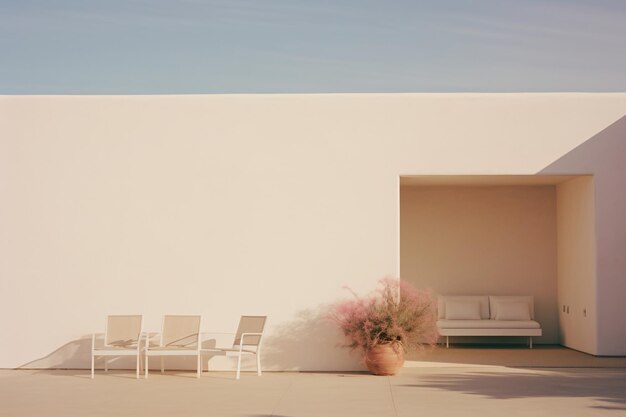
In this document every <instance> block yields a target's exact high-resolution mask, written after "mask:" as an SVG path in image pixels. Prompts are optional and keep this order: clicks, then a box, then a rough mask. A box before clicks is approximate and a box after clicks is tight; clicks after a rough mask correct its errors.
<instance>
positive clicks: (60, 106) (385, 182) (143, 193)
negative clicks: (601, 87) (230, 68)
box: [0, 94, 626, 370]
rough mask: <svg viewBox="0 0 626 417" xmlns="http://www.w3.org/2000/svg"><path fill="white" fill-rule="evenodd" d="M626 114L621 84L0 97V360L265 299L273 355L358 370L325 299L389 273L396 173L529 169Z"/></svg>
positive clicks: (279, 363) (75, 353) (58, 355)
mask: <svg viewBox="0 0 626 417" xmlns="http://www.w3.org/2000/svg"><path fill="white" fill-rule="evenodd" d="M624 114H626V94H500V95H491V94H381V95H371V94H362V95H215V96H127V97H125V96H107V97H88V96H76V97H63V96H50V97H39V96H24V97H10V96H4V97H0V201H1V202H2V204H0V237H1V239H0V256H1V259H2V260H1V262H0V286H1V287H0V297H1V300H0V328H1V329H2V331H3V333H4V335H5V336H4V337H2V338H0V367H18V366H24V365H26V366H34V367H51V366H62V367H86V366H87V365H88V343H89V342H88V341H87V339H85V336H87V335H88V333H90V332H92V331H94V330H102V329H103V325H104V318H105V316H106V315H107V314H112V313H125V312H129V313H130V312H140V313H143V314H144V315H145V318H146V326H145V327H146V328H147V329H149V330H158V327H159V323H160V317H161V315H162V314H165V313H170V314H173V313H201V314H203V316H204V325H203V327H204V330H206V331H229V330H231V329H234V327H235V325H236V323H237V320H238V317H239V315H240V314H244V313H255V314H268V315H269V316H270V322H269V327H268V333H269V334H268V338H267V343H266V350H265V354H264V361H265V365H266V366H267V368H268V369H310V370H338V369H344V370H348V369H357V368H359V364H358V361H357V360H356V359H355V358H353V357H350V356H349V355H348V354H347V353H346V352H344V351H342V350H339V349H337V348H336V342H337V335H336V333H335V332H334V330H333V329H332V327H331V326H329V325H328V324H327V323H326V322H325V321H324V320H323V315H324V312H325V309H324V306H325V305H326V304H327V303H330V302H333V301H334V300H336V299H338V298H340V297H343V296H347V294H346V292H345V291H344V290H343V289H342V286H343V285H349V286H351V287H353V288H354V289H355V290H357V291H360V292H363V291H366V290H368V289H371V288H373V286H374V283H375V282H376V280H377V279H378V278H379V277H381V276H383V275H385V274H390V273H391V274H397V273H398V258H399V235H398V210H399V201H398V176H399V175H406V174H416V175H418V174H534V173H537V172H539V171H541V170H542V169H544V168H545V167H547V166H548V165H549V164H551V163H553V162H554V161H555V160H557V159H558V158H560V157H562V156H563V155H564V154H566V153H567V152H569V151H571V150H572V149H573V148H575V147H576V146H578V145H580V144H582V143H583V142H585V141H586V140H588V139H589V138H591V137H592V136H593V135H595V134H597V133H598V132H600V131H602V130H603V129H605V128H606V127H607V126H609V125H610V124H611V123H613V122H615V121H616V120H618V119H619V118H621V117H623V116H624ZM572 173H576V172H572ZM606 244H607V245H609V246H610V245H612V243H611V242H607V243H606ZM599 250H600V247H599ZM617 268H618V269H619V268H621V264H618V265H617ZM617 272H620V271H619V270H618V271H617ZM621 272H622V276H624V274H623V272H624V270H621ZM601 278H602V274H599V279H601ZM607 285H614V284H612V283H608V284H607ZM620 285H622V284H620ZM604 334H605V333H603V332H602V331H601V332H600V339H601V338H602V337H603V336H602V335H604ZM607 337H608V336H607ZM611 337H613V339H611V343H614V344H615V346H616V348H617V349H618V350H619V349H621V346H624V351H622V354H626V341H625V340H621V339H619V337H618V338H617V339H615V336H611ZM624 339H626V337H624ZM229 365H230V364H229V363H227V362H223V363H219V364H218V363H216V366H214V368H215V367H227V366H229Z"/></svg>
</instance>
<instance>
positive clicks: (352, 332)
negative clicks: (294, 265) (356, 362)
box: [331, 278, 439, 375]
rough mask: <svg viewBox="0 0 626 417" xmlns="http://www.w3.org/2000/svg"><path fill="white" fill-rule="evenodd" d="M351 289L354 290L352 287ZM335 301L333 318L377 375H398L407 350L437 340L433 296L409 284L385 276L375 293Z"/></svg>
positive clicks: (353, 348) (421, 346)
mask: <svg viewBox="0 0 626 417" xmlns="http://www.w3.org/2000/svg"><path fill="white" fill-rule="evenodd" d="M350 291H351V290H350ZM351 292H352V294H353V295H354V297H353V298H352V299H349V300H345V301H342V302H339V303H337V304H335V305H334V306H333V308H332V312H331V319H332V320H333V321H334V322H335V323H337V325H338V326H339V328H340V329H341V331H342V332H343V334H344V335H345V336H346V338H347V340H348V342H347V343H346V344H345V346H346V347H349V348H350V349H351V350H353V351H354V350H358V351H359V352H360V354H361V355H362V358H363V361H364V362H365V365H366V366H367V368H368V369H369V371H370V372H372V373H373V374H374V375H394V374H395V373H396V372H397V370H398V369H399V368H401V367H402V365H403V363H404V353H405V352H406V351H409V350H413V349H421V348H423V347H425V346H430V345H433V344H434V343H436V341H437V338H438V336H439V335H438V333H437V326H436V315H435V306H434V302H433V298H432V296H431V295H430V293H429V292H427V291H418V290H417V289H416V288H414V287H413V286H411V285H410V284H409V283H407V282H404V281H401V280H399V279H394V278H383V279H381V280H380V281H379V288H378V289H377V291H376V292H374V293H373V294H370V295H368V296H366V297H361V296H359V295H357V294H356V293H354V292H353V291H351Z"/></svg>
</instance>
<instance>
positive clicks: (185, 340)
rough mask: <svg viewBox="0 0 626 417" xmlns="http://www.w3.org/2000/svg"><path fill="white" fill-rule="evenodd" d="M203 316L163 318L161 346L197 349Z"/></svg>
mask: <svg viewBox="0 0 626 417" xmlns="http://www.w3.org/2000/svg"><path fill="white" fill-rule="evenodd" d="M200 321H201V316H163V330H162V332H161V346H169V347H185V348H189V347H197V344H198V337H199V334H200Z"/></svg>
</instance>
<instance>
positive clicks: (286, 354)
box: [261, 305, 365, 371]
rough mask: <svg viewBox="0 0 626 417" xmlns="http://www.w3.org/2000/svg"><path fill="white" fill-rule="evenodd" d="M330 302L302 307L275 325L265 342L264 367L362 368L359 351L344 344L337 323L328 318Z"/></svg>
mask: <svg viewBox="0 0 626 417" xmlns="http://www.w3.org/2000/svg"><path fill="white" fill-rule="evenodd" d="M329 308H330V307H329V306H328V305H321V306H319V307H317V308H314V309H307V310H301V311H299V312H298V313H296V315H295V318H294V319H293V320H291V321H287V322H284V323H282V324H280V325H278V326H275V327H274V329H273V330H272V333H271V334H269V335H268V336H267V338H266V339H265V341H264V342H263V349H262V353H261V355H262V359H263V369H264V370H268V371H272V370H284V371H362V370H364V369H365V368H364V367H363V365H361V363H360V360H359V358H358V356H357V355H356V354H350V352H349V350H348V349H346V348H342V347H341V346H340V344H341V343H342V341H343V338H342V335H341V333H339V331H338V329H337V327H336V326H335V325H334V324H333V323H332V322H331V321H330V320H329V319H328V318H327V312H328V311H329Z"/></svg>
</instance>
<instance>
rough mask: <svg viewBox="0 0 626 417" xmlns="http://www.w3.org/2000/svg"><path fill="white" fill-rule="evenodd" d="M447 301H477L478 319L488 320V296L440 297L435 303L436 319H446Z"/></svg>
mask: <svg viewBox="0 0 626 417" xmlns="http://www.w3.org/2000/svg"><path fill="white" fill-rule="evenodd" d="M448 301H478V303H479V304H480V318H481V319H488V318H489V296H487V295H440V296H439V298H438V303H437V316H438V318H440V319H445V318H446V302H448Z"/></svg>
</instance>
